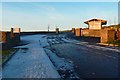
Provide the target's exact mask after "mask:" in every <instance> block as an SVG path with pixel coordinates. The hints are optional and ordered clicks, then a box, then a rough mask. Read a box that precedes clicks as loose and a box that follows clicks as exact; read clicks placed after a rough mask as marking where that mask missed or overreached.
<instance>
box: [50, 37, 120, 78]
mask: <svg viewBox="0 0 120 80" xmlns="http://www.w3.org/2000/svg"><path fill="white" fill-rule="evenodd" d="M53 39H54V41H51V43H54V42H55V38H53ZM57 41H58V44H57V43H56V44H52V45H51V48H52V49H54V50H55V51H56V54H57V55H58V56H60V57H63V58H65V59H68V60H70V61H72V62H73V64H74V65H75V70H76V72H77V73H78V75H79V76H80V77H81V78H84V79H87V78H118V75H119V71H118V70H119V69H118V68H119V66H118V56H119V55H118V54H120V52H119V51H115V50H111V49H110V50H109V49H106V48H105V49H104V47H103V48H101V47H99V46H97V47H96V45H92V46H91V45H89V44H76V43H70V42H69V43H65V42H64V41H61V40H60V39H59V40H57ZM60 41H61V43H59V42H60Z"/></svg>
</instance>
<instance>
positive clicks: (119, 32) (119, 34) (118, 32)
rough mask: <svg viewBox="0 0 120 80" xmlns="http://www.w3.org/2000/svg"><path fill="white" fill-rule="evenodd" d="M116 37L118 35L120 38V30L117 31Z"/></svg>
mask: <svg viewBox="0 0 120 80" xmlns="http://www.w3.org/2000/svg"><path fill="white" fill-rule="evenodd" d="M116 37H117V40H120V31H117V32H116Z"/></svg>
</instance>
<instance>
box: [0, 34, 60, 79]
mask: <svg viewBox="0 0 120 80" xmlns="http://www.w3.org/2000/svg"><path fill="white" fill-rule="evenodd" d="M44 36H45V35H30V36H24V37H21V39H22V40H23V41H28V42H29V44H27V45H22V46H17V47H15V48H19V51H18V52H17V53H15V54H14V56H12V58H11V59H10V60H9V61H8V62H7V63H6V64H5V66H4V67H3V69H2V77H3V78H60V75H59V74H58V72H57V70H56V69H55V67H54V65H53V64H52V62H51V61H50V59H49V57H48V56H47V55H46V53H45V51H44V49H43V46H45V45H48V44H47V42H45V41H46V40H45V38H44Z"/></svg>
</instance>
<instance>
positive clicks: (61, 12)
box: [0, 2, 118, 31]
mask: <svg viewBox="0 0 120 80" xmlns="http://www.w3.org/2000/svg"><path fill="white" fill-rule="evenodd" d="M0 4H2V6H0V7H2V10H1V11H0V13H2V15H1V14H0V16H2V19H0V20H1V21H0V22H2V25H0V26H1V27H2V30H10V28H11V27H20V28H21V29H22V31H47V29H48V25H49V27H50V30H55V28H56V27H58V28H60V30H68V29H69V30H70V29H71V28H73V27H74V28H86V27H87V25H86V24H85V23H84V22H85V21H86V20H89V19H92V18H100V19H103V20H107V21H108V23H107V25H112V24H117V22H118V20H117V18H118V3H117V2H2V3H0Z"/></svg>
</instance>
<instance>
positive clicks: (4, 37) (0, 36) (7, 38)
mask: <svg viewBox="0 0 120 80" xmlns="http://www.w3.org/2000/svg"><path fill="white" fill-rule="evenodd" d="M0 41H1V42H2V49H3V50H4V49H10V48H11V47H13V46H15V45H17V44H19V42H20V34H18V33H14V36H12V38H11V33H10V32H0Z"/></svg>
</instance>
